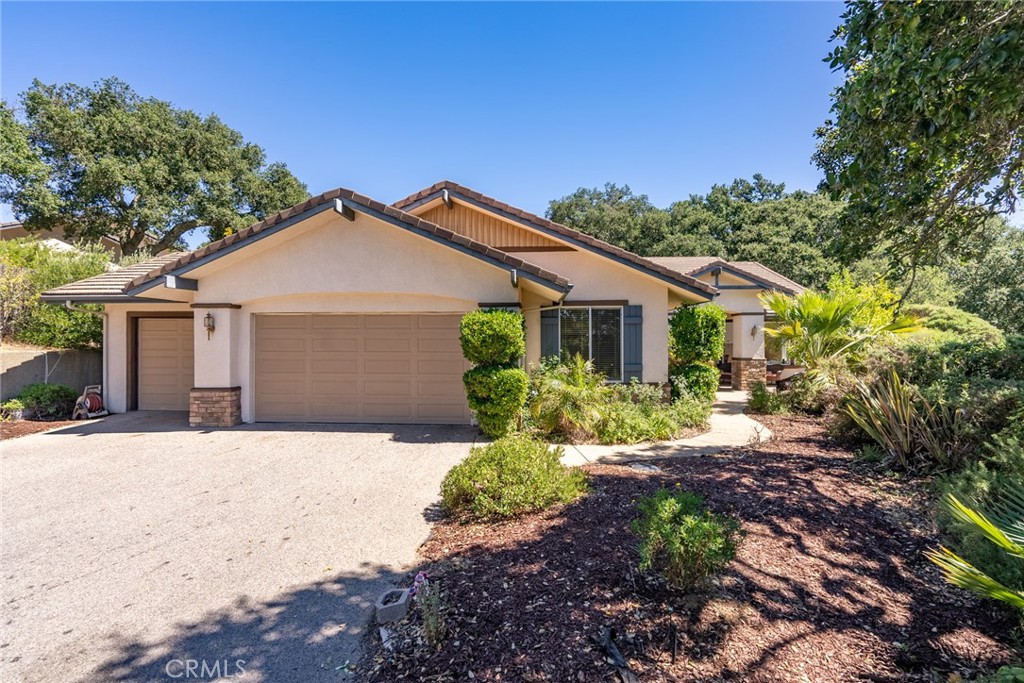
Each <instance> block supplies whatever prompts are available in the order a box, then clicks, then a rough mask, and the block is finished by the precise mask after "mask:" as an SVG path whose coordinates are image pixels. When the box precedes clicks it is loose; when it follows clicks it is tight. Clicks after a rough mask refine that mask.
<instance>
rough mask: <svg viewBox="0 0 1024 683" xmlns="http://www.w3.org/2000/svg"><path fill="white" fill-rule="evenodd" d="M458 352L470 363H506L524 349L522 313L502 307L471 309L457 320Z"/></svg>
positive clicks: (517, 356)
mask: <svg viewBox="0 0 1024 683" xmlns="http://www.w3.org/2000/svg"><path fill="white" fill-rule="evenodd" d="M459 342H460V343H461V344H462V355H463V356H465V357H466V360H468V361H469V362H470V363H473V364H474V365H509V364H512V363H515V362H517V361H518V360H519V359H520V358H521V357H522V356H523V354H524V353H526V337H525V335H524V334H523V316H522V315H521V314H520V313H515V312H513V311H506V310H502V309H497V308H493V309H487V310H481V311H471V312H470V313H467V314H466V315H464V316H462V321H461V322H460V323H459Z"/></svg>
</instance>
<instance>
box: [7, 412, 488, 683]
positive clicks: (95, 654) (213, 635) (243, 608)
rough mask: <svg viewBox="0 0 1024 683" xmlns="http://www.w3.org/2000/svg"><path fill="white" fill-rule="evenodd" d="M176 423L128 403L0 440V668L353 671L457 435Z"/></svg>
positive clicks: (422, 532)
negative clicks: (97, 416)
mask: <svg viewBox="0 0 1024 683" xmlns="http://www.w3.org/2000/svg"><path fill="white" fill-rule="evenodd" d="M184 425H185V417H184V415H182V414H174V413H131V414H126V415H115V416H111V417H109V418H107V419H105V420H103V421H101V422H98V423H91V424H88V425H83V426H81V427H72V428H68V429H64V430H61V431H57V432H50V433H46V434H36V435H33V436H27V437H23V438H20V439H15V440H12V441H4V442H0V451H2V461H0V495H2V497H0V505H2V508H0V532H2V535H0V570H2V574H0V586H2V606H0V619H2V622H0V623H2V627H0V680H3V681H5V682H13V681H24V682H26V683H35V682H39V681H48V682H49V681H54V682H56V681H60V682H61V683H65V682H68V681H83V682H84V681H90V682H94V681H104V682H113V681H161V682H165V683H166V682H168V681H183V680H204V679H205V680H226V681H233V682H234V681H237V682H239V683H252V682H256V681H259V682H262V683H287V682H291V681H295V682H300V681H301V682H303V683H312V682H316V681H347V680H353V679H354V678H356V677H354V676H352V675H351V674H349V673H348V672H347V671H346V670H345V664H346V662H347V661H349V660H351V661H354V660H355V658H356V656H357V654H358V653H357V649H358V645H359V640H360V638H361V635H362V632H363V630H364V629H365V626H366V624H367V623H368V620H369V618H370V616H371V610H370V605H371V603H372V601H373V599H374V598H375V597H376V595H377V594H378V593H379V592H380V591H381V590H383V589H385V588H386V587H388V586H390V585H391V584H392V583H393V582H394V581H396V580H397V579H398V578H400V577H401V575H402V573H403V571H404V570H407V569H408V568H409V566H410V565H411V564H412V563H413V562H414V561H415V559H416V548H417V547H418V546H419V544H420V543H421V542H422V541H423V540H424V539H425V538H426V536H427V534H428V531H429V525H428V522H427V518H428V517H429V516H430V515H431V512H432V510H433V507H434V504H435V501H436V499H437V493H438V487H439V484H440V482H441V479H442V478H443V476H444V474H445V473H446V472H447V471H448V469H449V468H450V467H451V466H452V465H454V464H456V463H457V462H459V461H460V460H461V459H462V458H464V457H465V456H466V455H467V453H468V451H469V448H470V446H471V445H472V444H473V442H474V439H475V431H474V430H471V429H470V428H468V427H467V428H462V427H428V426H415V427H413V426H409V427H406V426H388V427H377V426H344V425H247V426H242V427H238V428H235V429H230V430H217V431H200V430H190V429H188V428H186V427H185V426H184ZM190 660H191V661H195V662H198V663H197V664H195V665H192V664H189V661H190ZM202 663H205V665H206V666H205V669H204V668H202ZM190 666H191V667H192V669H191V671H190V670H189V669H188V667H190ZM218 675H219V676H220V678H218Z"/></svg>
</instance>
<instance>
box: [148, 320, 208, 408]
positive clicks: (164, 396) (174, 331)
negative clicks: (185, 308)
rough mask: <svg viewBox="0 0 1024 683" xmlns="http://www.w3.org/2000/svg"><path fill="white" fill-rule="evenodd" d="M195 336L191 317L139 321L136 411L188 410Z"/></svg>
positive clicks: (193, 374)
mask: <svg viewBox="0 0 1024 683" xmlns="http://www.w3.org/2000/svg"><path fill="white" fill-rule="evenodd" d="M194 334H195V330H194V328H193V321H192V318H139V320H138V334H137V335H136V343H137V351H138V408H139V410H188V395H189V391H190V390H191V388H192V384H193V379H194V376H195V372H194V368H195V358H194V357H193V346H194V343H195V342H194Z"/></svg>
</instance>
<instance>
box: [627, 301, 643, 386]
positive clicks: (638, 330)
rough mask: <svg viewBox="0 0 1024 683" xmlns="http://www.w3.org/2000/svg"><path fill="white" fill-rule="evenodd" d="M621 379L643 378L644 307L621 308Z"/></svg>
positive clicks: (641, 379)
mask: <svg viewBox="0 0 1024 683" xmlns="http://www.w3.org/2000/svg"><path fill="white" fill-rule="evenodd" d="M622 315H623V320H622V381H623V382H628V381H629V380H631V379H633V378H634V377H635V378H636V379H637V381H640V382H642V381H643V379H644V356H643V348H644V334H643V328H644V307H643V306H623V308H622Z"/></svg>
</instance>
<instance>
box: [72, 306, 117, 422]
mask: <svg viewBox="0 0 1024 683" xmlns="http://www.w3.org/2000/svg"><path fill="white" fill-rule="evenodd" d="M64 308H66V309H68V310H69V311H76V312H79V313H91V314H92V315H98V316H100V317H101V318H103V350H102V351H101V352H100V353H101V354H102V358H101V362H102V363H103V371H102V375H101V377H102V381H103V406H104V407H106V406H108V405H110V403H109V401H108V399H107V391H108V389H107V369H108V367H109V366H108V364H107V322H108V320H109V318H110V316H109V314H108V313H107V310H106V308H104V309H103V310H102V311H100V312H96V311H93V310H90V309H88V308H80V307H78V306H75V304H74V303H73V302H72V301H71V300H70V299H69V300H68V301H65V302H64Z"/></svg>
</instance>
